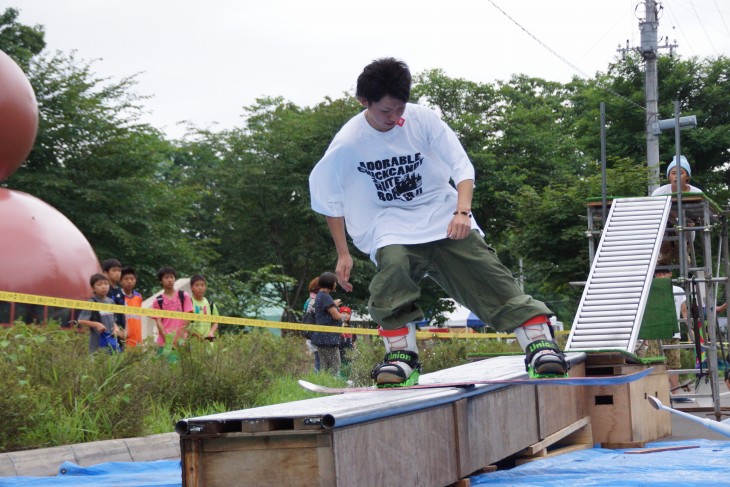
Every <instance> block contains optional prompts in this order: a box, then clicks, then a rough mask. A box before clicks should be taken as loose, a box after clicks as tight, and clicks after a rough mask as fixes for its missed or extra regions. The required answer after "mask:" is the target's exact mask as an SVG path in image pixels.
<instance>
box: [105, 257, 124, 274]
mask: <svg viewBox="0 0 730 487" xmlns="http://www.w3.org/2000/svg"><path fill="white" fill-rule="evenodd" d="M112 267H119V268H120V269H121V268H122V263H121V262H119V261H118V260H117V259H106V260H105V261H104V262H102V263H101V270H102V271H104V272H109V269H111V268H112Z"/></svg>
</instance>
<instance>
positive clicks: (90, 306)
mask: <svg viewBox="0 0 730 487" xmlns="http://www.w3.org/2000/svg"><path fill="white" fill-rule="evenodd" d="M0 301H8V302H15V303H23V304H35V305H41V306H51V307H54V308H71V309H86V310H91V311H111V312H113V313H121V314H133V315H141V316H149V317H151V318H177V319H181V320H189V321H204V322H208V323H218V324H226V325H237V326H253V327H258V328H281V329H284V330H297V331H319V332H324V333H348V334H353V335H372V336H378V330H374V329H369V328H355V327H344V326H342V327H332V326H326V325H309V324H301V323H285V322H282V321H267V320H256V319H252V318H236V317H233V316H217V315H202V314H197V313H183V312H181V311H169V310H161V309H153V308H136V307H132V306H122V305H120V304H107V303H97V302H95V301H81V300H77V299H66V298H54V297H50V296H38V295H36V294H23V293H15V292H8V291H0ZM558 333H559V334H565V333H568V332H558ZM416 337H417V338H421V339H427V338H470V339H484V338H515V336H514V334H506V333H455V332H443V333H438V332H430V331H419V332H417V333H416Z"/></svg>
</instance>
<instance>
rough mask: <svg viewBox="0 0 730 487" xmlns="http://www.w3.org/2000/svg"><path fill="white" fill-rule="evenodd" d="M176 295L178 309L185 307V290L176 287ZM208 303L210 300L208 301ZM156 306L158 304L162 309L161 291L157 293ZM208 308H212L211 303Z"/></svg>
mask: <svg viewBox="0 0 730 487" xmlns="http://www.w3.org/2000/svg"><path fill="white" fill-rule="evenodd" d="M177 296H178V297H179V298H180V311H182V310H183V309H185V291H183V290H182V289H178V291H177ZM208 302H209V303H210V301H208ZM157 306H159V308H160V309H164V308H163V307H162V293H160V294H158V295H157ZM210 308H211V309H213V303H211V304H210Z"/></svg>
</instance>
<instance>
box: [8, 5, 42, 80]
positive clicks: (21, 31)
mask: <svg viewBox="0 0 730 487" xmlns="http://www.w3.org/2000/svg"><path fill="white" fill-rule="evenodd" d="M19 13H20V12H19V11H18V10H17V9H14V8H6V9H5V12H3V13H2V15H0V51H3V52H4V53H5V54H7V55H8V56H10V57H11V58H13V60H14V61H15V62H16V63H18V65H19V66H20V67H21V69H23V71H28V65H29V63H30V60H31V59H32V58H33V56H36V55H38V54H40V52H41V51H43V49H44V48H45V47H46V41H45V32H44V30H43V27H42V26H40V25H35V26H33V27H31V26H28V25H23V24H20V23H18V14H19Z"/></svg>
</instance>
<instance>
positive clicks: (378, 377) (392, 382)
mask: <svg viewBox="0 0 730 487" xmlns="http://www.w3.org/2000/svg"><path fill="white" fill-rule="evenodd" d="M378 332H379V334H380V336H381V337H383V342H384V343H385V357H384V358H383V363H381V364H378V365H376V366H375V367H374V368H373V371H372V372H371V373H370V377H371V378H372V379H374V380H375V384H376V385H377V386H378V387H400V386H412V385H415V384H418V377H419V376H420V375H421V374H420V373H421V364H420V363H419V362H418V346H417V345H416V325H415V324H414V323H408V324H407V325H406V326H404V327H403V328H397V329H395V330H384V329H383V328H378Z"/></svg>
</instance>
